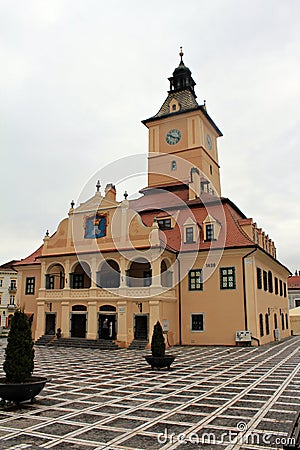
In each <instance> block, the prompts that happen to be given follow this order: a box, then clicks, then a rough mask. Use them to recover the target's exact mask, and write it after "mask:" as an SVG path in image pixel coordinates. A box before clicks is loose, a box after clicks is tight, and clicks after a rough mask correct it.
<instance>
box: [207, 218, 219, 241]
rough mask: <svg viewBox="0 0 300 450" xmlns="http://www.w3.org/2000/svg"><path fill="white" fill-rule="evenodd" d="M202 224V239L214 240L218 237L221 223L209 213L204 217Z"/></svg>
mask: <svg viewBox="0 0 300 450" xmlns="http://www.w3.org/2000/svg"><path fill="white" fill-rule="evenodd" d="M203 226H204V228H203V229H204V241H215V240H217V239H218V237H219V234H220V231H221V224H220V222H218V221H217V220H216V219H215V218H214V217H212V216H211V215H210V214H209V215H208V216H207V217H206V219H205V220H204V221H203Z"/></svg>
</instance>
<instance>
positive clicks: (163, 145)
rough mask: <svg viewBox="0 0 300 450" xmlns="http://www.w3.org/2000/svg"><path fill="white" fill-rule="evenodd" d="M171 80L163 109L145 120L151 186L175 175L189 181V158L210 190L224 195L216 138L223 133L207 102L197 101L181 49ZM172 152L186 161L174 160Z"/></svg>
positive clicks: (190, 74) (160, 183)
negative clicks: (207, 106)
mask: <svg viewBox="0 0 300 450" xmlns="http://www.w3.org/2000/svg"><path fill="white" fill-rule="evenodd" d="M169 81H170V90H169V92H168V96H167V98H166V100H165V101H164V103H163V105H162V106H161V108H160V110H159V111H158V113H157V114H155V116H153V117H150V118H149V119H146V120H143V123H144V124H145V125H146V127H147V128H148V129H149V164H148V186H155V185H156V184H159V185H162V184H166V183H169V182H170V181H171V180H170V179H172V178H173V177H174V178H175V179H176V180H178V181H182V182H183V183H186V182H187V180H188V179H189V176H190V174H188V173H186V170H185V167H181V165H182V164H184V161H188V162H189V163H190V164H191V165H192V166H195V167H197V168H198V169H200V171H201V173H202V183H205V184H206V188H207V190H208V191H209V192H212V191H213V192H215V193H216V194H217V195H221V184H220V172H219V169H220V167H219V162H218V148H217V138H218V137H220V136H222V133H221V131H220V130H219V128H218V127H217V125H216V124H215V123H214V121H213V120H212V119H211V117H210V116H209V115H208V113H207V111H206V106H205V103H204V104H203V105H199V104H198V103H197V100H196V98H197V96H196V93H195V85H196V83H195V81H194V80H193V78H192V73H191V71H190V69H189V68H188V67H186V66H185V64H184V62H183V52H182V49H181V51H180V63H179V66H178V67H177V68H176V69H175V70H174V72H173V76H172V77H170V78H169ZM166 155H168V156H166ZM172 156H174V157H175V159H176V157H178V158H182V159H183V162H182V163H181V164H180V163H179V164H177V163H175V159H174V160H173V159H170V157H172ZM172 161H174V162H173V163H172Z"/></svg>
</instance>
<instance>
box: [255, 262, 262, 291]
mask: <svg viewBox="0 0 300 450" xmlns="http://www.w3.org/2000/svg"><path fill="white" fill-rule="evenodd" d="M256 278H257V289H262V276H261V268H260V267H256Z"/></svg>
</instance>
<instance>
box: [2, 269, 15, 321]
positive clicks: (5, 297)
mask: <svg viewBox="0 0 300 450" xmlns="http://www.w3.org/2000/svg"><path fill="white" fill-rule="evenodd" d="M16 262H17V261H9V262H8V263H5V264H2V265H1V266H0V327H1V329H3V328H9V326H10V320H11V318H12V316H13V313H14V311H15V309H16V295H17V284H18V273H17V272H16V271H15V269H14V268H13V264H14V263H16Z"/></svg>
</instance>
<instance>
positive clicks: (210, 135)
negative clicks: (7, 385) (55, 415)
mask: <svg viewBox="0 0 300 450" xmlns="http://www.w3.org/2000/svg"><path fill="white" fill-rule="evenodd" d="M169 81H170V90H169V91H168V94H167V97H166V99H165V101H164V102H163V104H162V106H161V108H160V109H159V111H158V113H157V114H156V115H154V116H152V117H150V118H148V119H146V120H144V121H143V123H144V125H145V126H146V127H147V128H148V130H149V151H148V183H147V186H146V187H144V188H143V189H141V191H140V193H141V196H140V197H139V198H138V199H135V200H128V195H127V193H126V192H125V194H124V198H123V200H121V201H118V200H117V195H116V189H115V186H114V184H113V183H112V184H108V185H107V186H106V188H105V190H104V192H101V186H100V183H97V186H96V192H95V195H94V196H93V197H92V198H90V199H88V200H86V201H85V202H83V203H81V204H80V205H78V206H76V207H75V204H74V203H73V202H72V204H71V208H70V210H69V212H68V217H67V218H65V219H63V220H62V222H61V223H60V224H59V226H58V229H57V231H56V232H55V233H54V234H53V235H52V236H49V235H48V233H47V235H46V236H45V238H44V242H43V245H42V246H41V247H40V248H39V249H38V250H36V251H35V252H34V253H33V254H32V255H30V256H29V257H28V258H26V259H24V260H22V261H20V262H18V263H16V264H15V265H14V268H15V269H16V270H17V271H18V273H19V275H20V277H21V285H20V289H19V290H18V302H19V304H21V305H25V309H26V311H27V312H28V314H30V315H31V316H32V317H33V325H32V326H33V329H34V335H35V339H38V338H39V337H40V336H42V335H45V334H48V335H53V334H54V333H55V330H56V329H57V328H60V329H61V330H62V336H63V338H65V337H77V338H82V339H90V340H95V339H111V340H114V341H115V342H117V343H118V345H120V346H128V345H129V344H130V343H131V342H132V341H133V340H134V339H136V340H149V339H150V337H151V334H152V330H153V326H154V324H155V323H156V321H157V320H159V321H160V322H161V324H162V325H163V329H164V331H165V333H166V335H167V338H168V341H169V343H170V344H171V345H176V344H182V345H236V344H237V343H238V344H241V343H243V342H247V343H249V344H252V345H260V344H265V343H267V342H270V341H273V340H274V339H280V338H284V337H287V336H289V335H290V325H289V316H288V297H287V278H288V276H289V274H290V272H289V270H288V269H287V268H286V267H285V266H283V265H282V264H281V263H280V262H279V261H278V259H277V256H276V248H275V244H274V242H273V241H272V240H271V238H270V237H269V236H268V235H267V233H266V232H264V231H263V230H262V229H261V228H260V227H259V226H258V225H257V224H256V222H255V221H254V220H253V219H251V218H248V217H246V216H245V215H244V214H243V213H242V212H241V211H240V209H239V208H238V207H237V206H236V205H235V204H234V203H233V202H232V200H230V199H228V198H225V197H222V195H221V183H220V166H219V160H218V148H217V140H218V138H219V137H221V136H222V133H221V131H220V129H219V128H218V127H217V125H216V124H215V123H214V121H213V119H212V118H211V117H210V115H209V114H208V112H207V109H206V105H205V104H199V103H198V102H197V97H196V93H195V84H196V83H195V81H194V80H193V78H192V74H191V71H190V70H189V68H188V67H186V66H185V64H184V62H183V53H182V52H180V63H179V66H178V67H177V68H176V69H175V70H174V72H173V75H172V76H171V77H170V78H169ZM124 175H126V167H124ZM255 201H259V199H255Z"/></svg>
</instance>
